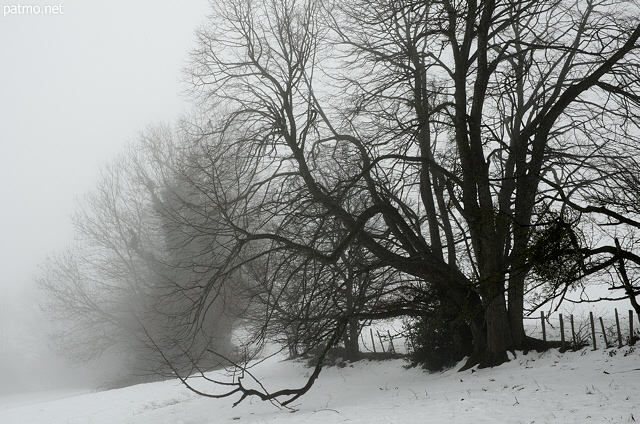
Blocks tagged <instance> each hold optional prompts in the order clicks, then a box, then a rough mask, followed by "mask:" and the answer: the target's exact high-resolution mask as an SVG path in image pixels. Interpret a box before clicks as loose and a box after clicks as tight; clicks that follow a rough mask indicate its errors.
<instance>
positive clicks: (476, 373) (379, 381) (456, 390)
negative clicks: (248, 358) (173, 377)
mask: <svg viewBox="0 0 640 424" xmlns="http://www.w3.org/2000/svg"><path fill="white" fill-rule="evenodd" d="M404 364H405V362H404V361H402V360H391V361H385V362H370V361H361V362H358V363H355V364H349V365H347V366H346V367H344V368H339V367H331V368H327V369H325V370H324V371H323V372H322V374H321V375H320V378H319V380H318V381H317V382H316V384H315V386H314V387H313V388H312V389H311V391H310V392H309V393H308V394H307V395H305V396H304V397H302V398H301V399H299V400H298V401H297V402H296V404H295V405H294V407H295V411H290V410H279V409H277V408H276V407H274V406H273V405H271V404H269V403H265V402H260V401H258V400H256V399H246V400H245V401H244V402H243V403H241V404H240V405H238V406H237V407H235V408H232V404H233V402H235V401H237V400H238V397H237V396H236V397H233V398H228V399H222V400H215V399H205V398H201V397H198V396H197V395H195V394H193V393H191V392H189V391H188V390H187V389H185V388H184V387H182V386H180V385H179V384H178V383H177V382H176V381H166V382H160V383H150V384H142V385H138V386H133V387H128V388H124V389H119V390H111V391H105V392H98V393H88V394H81V395H77V394H76V395H74V396H71V397H68V398H65V399H59V398H58V399H57V400H55V398H54V400H51V397H49V400H48V401H47V400H45V401H41V402H38V401H33V400H32V401H31V402H28V401H25V400H24V399H21V400H20V401H17V400H16V398H8V397H7V398H0V423H64V424H79V423H92V424H99V423H109V424H113V423H150V424H151V423H153V424H157V423H185V424H187V423H189V424H204V423H226V422H228V423H302V422H304V423H342V422H348V423H417V422H425V423H426V422H428V423H454V422H455V423H482V422H491V423H574V422H575V423H625V422H635V421H640V409H639V408H640V347H639V348H637V349H634V348H630V347H624V348H623V349H607V350H597V351H592V350H590V349H588V348H587V349H583V350H581V351H578V352H575V353H574V352H568V353H566V354H560V353H558V351H557V350H552V351H549V352H546V353H542V354H540V353H535V352H532V353H529V354H528V355H522V354H519V355H518V356H517V357H516V358H514V359H513V360H512V361H511V362H510V363H507V364H504V365H502V366H500V367H498V368H495V369H482V370H469V371H465V372H457V371H456V370H449V371H447V372H444V373H438V374H428V373H425V372H423V371H421V370H419V369H415V368H413V369H405V368H404V367H403V366H404ZM255 372H256V375H260V376H262V378H263V380H262V383H263V384H264V385H265V386H266V387H267V388H268V389H271V390H277V389H280V388H284V387H287V386H289V387H291V385H294V386H300V385H302V384H304V381H305V376H306V375H307V374H308V373H309V372H310V370H309V369H308V368H306V367H305V366H304V365H303V364H302V363H298V362H290V361H280V360H278V359H277V358H271V359H270V360H268V361H265V362H264V363H263V364H261V365H260V368H258V369H256V370H255ZM58 397H59V396H58Z"/></svg>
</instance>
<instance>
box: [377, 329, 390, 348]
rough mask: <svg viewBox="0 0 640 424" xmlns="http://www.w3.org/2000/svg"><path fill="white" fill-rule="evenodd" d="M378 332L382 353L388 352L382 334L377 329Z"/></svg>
mask: <svg viewBox="0 0 640 424" xmlns="http://www.w3.org/2000/svg"><path fill="white" fill-rule="evenodd" d="M376 333H377V334H378V339H380V345H381V346H382V353H387V351H386V350H384V342H383V341H382V336H381V335H380V332H379V331H378V330H376Z"/></svg>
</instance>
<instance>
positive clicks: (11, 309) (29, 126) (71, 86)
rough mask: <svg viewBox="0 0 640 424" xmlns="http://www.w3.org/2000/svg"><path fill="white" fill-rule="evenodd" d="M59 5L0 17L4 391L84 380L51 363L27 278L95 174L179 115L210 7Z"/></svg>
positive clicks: (64, 238)
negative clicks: (12, 375) (191, 56)
mask: <svg viewBox="0 0 640 424" xmlns="http://www.w3.org/2000/svg"><path fill="white" fill-rule="evenodd" d="M12 4H18V3H17V2H12V1H6V2H5V3H3V4H2V5H3V6H5V5H12ZM52 4H54V3H51V2H32V3H30V5H32V6H35V5H39V6H41V7H42V8H44V7H45V6H48V5H52ZM55 5H58V3H55ZM59 5H60V6H61V9H60V10H61V11H62V13H60V14H57V15H42V14H41V15H34V14H20V15H6V16H0V20H1V22H0V39H1V40H2V44H1V47H0V52H1V54H0V77H1V78H0V81H1V82H0V128H1V129H2V130H1V138H0V143H1V144H0V145H1V147H2V154H1V155H0V187H1V189H0V198H1V199H2V207H1V208H0V222H2V226H1V230H0V252H1V255H0V263H1V269H2V272H1V273H0V355H3V357H2V358H1V359H2V360H3V363H4V364H5V366H7V367H8V368H10V367H11V364H14V365H17V367H15V366H13V367H11V368H13V369H14V370H15V369H22V371H20V372H19V374H20V377H19V380H20V381H16V380H15V379H13V381H9V380H10V379H7V378H4V379H3V380H2V381H3V382H4V383H0V386H5V387H0V391H19V390H22V389H45V388H48V387H50V386H53V385H59V384H64V383H69V384H72V383H74V382H73V381H66V380H70V377H72V376H74V375H84V376H86V375H87V372H86V370H83V371H81V372H80V371H76V372H73V371H70V370H68V369H66V365H65V364H64V363H63V362H62V361H61V360H59V359H57V358H51V357H48V356H47V352H48V349H47V340H46V338H45V337H44V333H45V329H44V325H43V324H44V323H43V322H42V321H41V320H40V319H39V316H38V315H37V314H38V306H37V304H36V302H35V299H34V297H35V289H34V287H33V280H34V276H35V275H37V272H38V266H39V264H41V263H42V261H43V260H44V259H45V258H46V257H47V255H49V254H51V253H52V252H56V251H59V250H61V249H62V248H64V247H65V245H67V244H68V243H69V241H71V239H72V227H71V221H70V218H69V216H70V214H71V213H72V212H73V210H74V202H75V201H76V199H77V198H78V197H79V196H81V195H82V194H83V193H84V192H85V191H87V190H88V189H89V188H90V187H92V185H94V184H95V181H96V178H97V176H98V168H99V167H100V166H101V165H102V164H104V163H105V161H106V160H108V159H109V158H111V157H112V156H114V155H115V154H116V153H117V152H118V151H120V150H121V149H122V148H123V146H124V145H125V144H126V143H128V142H131V141H132V140H134V139H135V138H136V137H137V134H138V132H139V131H141V130H144V128H145V127H146V126H147V125H149V124H154V123H157V122H171V121H173V120H175V119H176V118H178V117H179V116H180V114H181V113H182V112H183V111H184V109H185V108H186V107H187V106H186V102H185V101H184V100H183V99H182V98H181V95H180V94H181V91H182V89H183V86H182V84H181V82H180V80H181V70H182V68H183V66H184V63H185V61H186V59H187V52H188V51H189V49H190V48H191V47H192V46H193V44H194V35H193V34H194V30H195V28H196V27H197V26H198V25H199V24H200V23H201V22H202V20H203V19H204V16H205V14H206V12H207V10H208V1H207V0H184V1H181V2H175V1H169V0H162V1H160V0H154V1H151V0H137V1H135V2H132V1H123V0H117V1H109V2H86V1H78V0H69V1H64V2H61V3H59ZM7 356H10V358H7ZM26 362H29V368H28V369H29V370H30V371H28V372H27V371H26V368H23V367H22V366H21V365H26V364H25V363H26ZM63 376H64V377H63ZM6 386H9V387H6Z"/></svg>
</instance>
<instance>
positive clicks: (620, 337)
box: [615, 308, 622, 349]
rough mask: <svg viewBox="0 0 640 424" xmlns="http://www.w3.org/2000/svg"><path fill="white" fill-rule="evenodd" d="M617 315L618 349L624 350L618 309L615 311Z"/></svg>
mask: <svg viewBox="0 0 640 424" xmlns="http://www.w3.org/2000/svg"><path fill="white" fill-rule="evenodd" d="M615 313H616V329H617V330H618V348H619V349H621V348H622V332H621V331H620V320H619V319H618V308H616V309H615Z"/></svg>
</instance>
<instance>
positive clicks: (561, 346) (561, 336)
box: [560, 314, 564, 351]
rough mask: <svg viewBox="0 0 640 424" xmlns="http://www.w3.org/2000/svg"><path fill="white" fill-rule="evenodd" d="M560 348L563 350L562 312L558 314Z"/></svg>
mask: <svg viewBox="0 0 640 424" xmlns="http://www.w3.org/2000/svg"><path fill="white" fill-rule="evenodd" d="M560 350H562V351H564V322H562V314H560Z"/></svg>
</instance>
